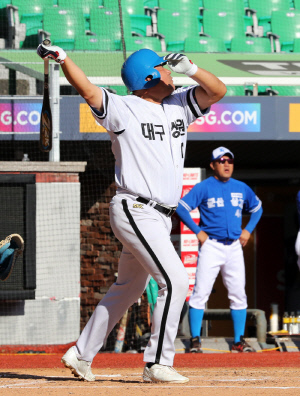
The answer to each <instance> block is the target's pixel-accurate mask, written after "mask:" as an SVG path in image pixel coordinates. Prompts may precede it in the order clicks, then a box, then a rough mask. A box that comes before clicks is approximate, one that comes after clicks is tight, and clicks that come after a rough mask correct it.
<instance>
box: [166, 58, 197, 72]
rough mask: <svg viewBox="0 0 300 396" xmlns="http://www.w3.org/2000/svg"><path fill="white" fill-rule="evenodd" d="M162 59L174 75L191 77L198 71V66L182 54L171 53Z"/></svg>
mask: <svg viewBox="0 0 300 396" xmlns="http://www.w3.org/2000/svg"><path fill="white" fill-rule="evenodd" d="M164 59H165V60H166V61H167V62H168V66H169V68H170V69H171V70H172V71H174V72H175V73H182V74H185V75H187V76H188V77H191V76H193V75H194V74H195V73H196V71H197V70H198V66H197V65H195V64H194V63H193V62H192V61H190V60H189V59H188V57H187V56H185V55H183V54H178V53H171V54H168V55H166V56H165V57H164Z"/></svg>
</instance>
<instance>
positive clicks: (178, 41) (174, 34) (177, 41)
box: [157, 9, 199, 52]
mask: <svg viewBox="0 0 300 396" xmlns="http://www.w3.org/2000/svg"><path fill="white" fill-rule="evenodd" d="M157 30H158V33H160V34H161V35H163V36H164V37H165V42H166V46H167V51H171V52H173V51H176V52H178V51H184V41H185V39H186V38H188V37H198V36H199V25H198V19H197V15H192V14H191V13H190V12H185V11H181V10H180V9H179V11H178V10H177V11H170V10H163V9H159V10H158V12H157Z"/></svg>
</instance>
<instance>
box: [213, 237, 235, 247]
mask: <svg viewBox="0 0 300 396" xmlns="http://www.w3.org/2000/svg"><path fill="white" fill-rule="evenodd" d="M209 239H211V240H212V241H215V242H219V243H222V244H223V245H227V246H228V245H232V244H233V242H235V241H237V239H230V238H225V239H215V238H209Z"/></svg>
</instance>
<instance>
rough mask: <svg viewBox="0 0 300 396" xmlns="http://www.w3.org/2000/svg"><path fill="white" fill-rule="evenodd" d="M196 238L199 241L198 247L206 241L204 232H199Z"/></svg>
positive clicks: (206, 236)
mask: <svg viewBox="0 0 300 396" xmlns="http://www.w3.org/2000/svg"><path fill="white" fill-rule="evenodd" d="M197 238H198V239H199V242H200V246H202V245H203V243H204V242H205V241H206V240H207V238H208V235H207V234H206V232H204V231H200V232H199V234H197Z"/></svg>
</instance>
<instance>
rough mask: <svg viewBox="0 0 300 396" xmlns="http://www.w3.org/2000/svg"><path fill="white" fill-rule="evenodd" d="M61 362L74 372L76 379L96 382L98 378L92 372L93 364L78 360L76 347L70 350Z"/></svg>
mask: <svg viewBox="0 0 300 396" xmlns="http://www.w3.org/2000/svg"><path fill="white" fill-rule="evenodd" d="M61 362H62V363H63V364H64V365H65V367H67V368H69V369H70V370H71V371H72V374H74V376H75V377H78V378H79V379H82V380H85V381H95V379H96V378H95V376H94V374H93V373H92V370H91V364H92V362H86V361H85V360H79V359H77V356H76V352H75V350H74V347H71V348H70V349H68V351H67V352H66V353H65V354H64V356H63V357H62V358H61Z"/></svg>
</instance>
